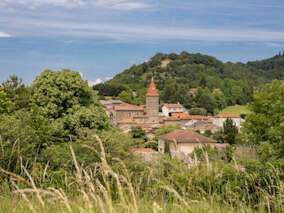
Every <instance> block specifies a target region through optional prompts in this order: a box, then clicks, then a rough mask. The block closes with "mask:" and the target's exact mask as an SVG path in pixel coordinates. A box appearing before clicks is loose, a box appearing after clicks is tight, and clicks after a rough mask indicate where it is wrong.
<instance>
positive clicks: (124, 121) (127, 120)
mask: <svg viewBox="0 0 284 213" xmlns="http://www.w3.org/2000/svg"><path fill="white" fill-rule="evenodd" d="M118 123H120V124H134V123H135V122H134V121H133V120H132V119H131V118H124V119H122V120H120V121H118Z"/></svg>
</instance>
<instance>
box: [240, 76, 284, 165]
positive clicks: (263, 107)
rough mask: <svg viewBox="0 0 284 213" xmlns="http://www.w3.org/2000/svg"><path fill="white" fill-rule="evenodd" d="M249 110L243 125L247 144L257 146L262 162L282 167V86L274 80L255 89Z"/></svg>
mask: <svg viewBox="0 0 284 213" xmlns="http://www.w3.org/2000/svg"><path fill="white" fill-rule="evenodd" d="M249 108H250V110H251V112H252V113H251V114H249V115H247V118H246V122H245V125H244V132H245V134H246V136H247V141H248V143H251V144H255V145H257V146H258V151H259V154H261V155H262V157H263V160H269V159H273V160H276V161H278V162H281V161H282V165H284V160H283V156H284V125H283V124H284V84H283V83H282V82H280V81H278V80H274V81H272V82H271V83H269V84H266V85H265V86H262V87H260V88H259V89H257V90H256V91H255V94H254V98H253V102H252V103H251V104H250V105H249ZM264 147H266V149H263V148H264ZM268 147H270V148H268ZM265 150H266V151H265ZM268 150H270V151H268ZM268 153H269V154H268Z"/></svg>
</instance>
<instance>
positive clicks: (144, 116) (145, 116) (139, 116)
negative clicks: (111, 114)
mask: <svg viewBox="0 0 284 213" xmlns="http://www.w3.org/2000/svg"><path fill="white" fill-rule="evenodd" d="M133 118H134V119H135V118H148V116H147V115H137V116H134V117H133Z"/></svg>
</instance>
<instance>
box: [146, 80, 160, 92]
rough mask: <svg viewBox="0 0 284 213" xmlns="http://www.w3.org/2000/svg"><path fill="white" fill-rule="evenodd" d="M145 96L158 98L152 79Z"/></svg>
mask: <svg viewBox="0 0 284 213" xmlns="http://www.w3.org/2000/svg"><path fill="white" fill-rule="evenodd" d="M146 96H159V93H158V92H157V89H156V86H155V83H154V80H153V79H152V81H151V83H150V86H149V89H148V92H147V94H146Z"/></svg>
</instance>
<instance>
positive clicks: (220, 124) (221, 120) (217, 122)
mask: <svg viewBox="0 0 284 213" xmlns="http://www.w3.org/2000/svg"><path fill="white" fill-rule="evenodd" d="M231 119H232V120H233V122H234V124H235V125H236V126H237V127H238V129H240V128H241V118H231ZM226 120H227V118H213V124H215V125H216V126H218V127H223V124H224V122H225V121H226Z"/></svg>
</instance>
